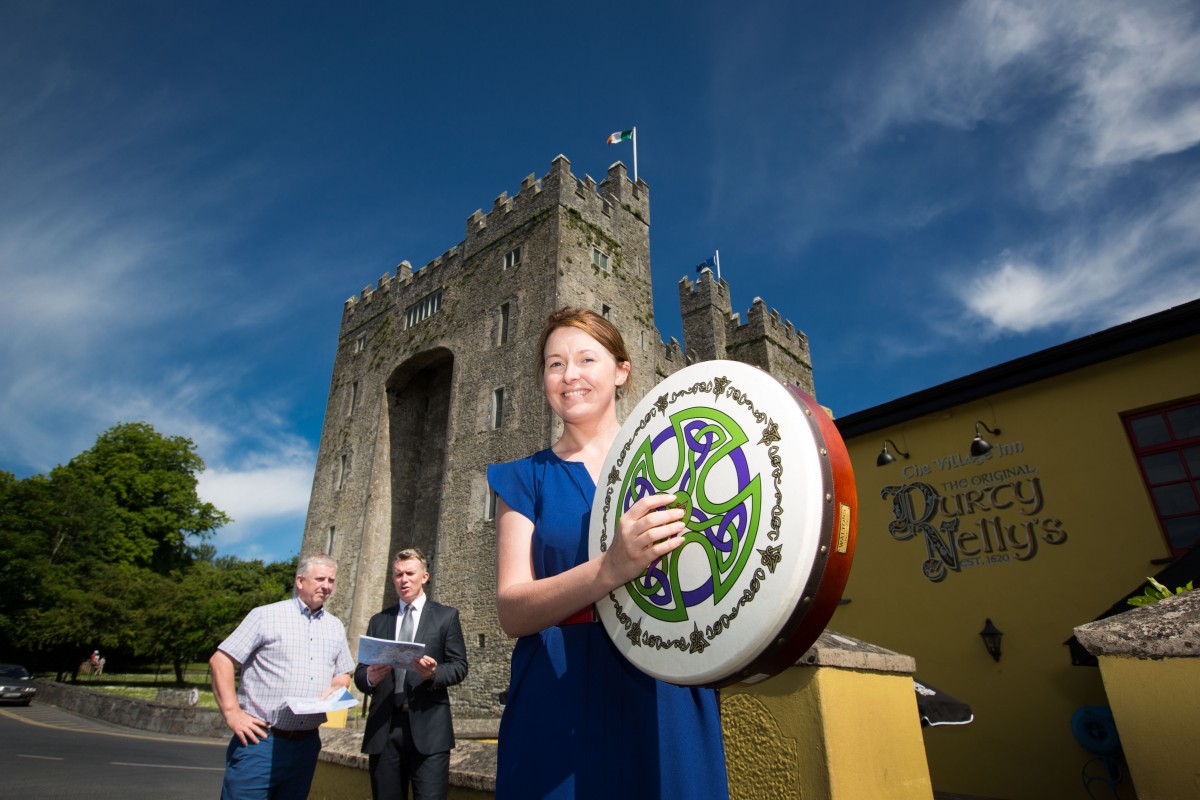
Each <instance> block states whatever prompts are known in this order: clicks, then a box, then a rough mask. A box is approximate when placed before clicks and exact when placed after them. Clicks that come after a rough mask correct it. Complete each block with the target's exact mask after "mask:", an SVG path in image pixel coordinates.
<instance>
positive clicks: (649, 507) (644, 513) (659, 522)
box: [600, 494, 687, 588]
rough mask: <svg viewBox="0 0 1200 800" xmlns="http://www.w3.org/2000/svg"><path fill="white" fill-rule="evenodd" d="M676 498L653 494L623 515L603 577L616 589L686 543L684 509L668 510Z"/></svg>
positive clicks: (602, 567)
mask: <svg viewBox="0 0 1200 800" xmlns="http://www.w3.org/2000/svg"><path fill="white" fill-rule="evenodd" d="M674 500H675V497H674V495H669V494H653V495H647V496H646V497H643V498H642V499H641V500H638V501H637V502H636V503H634V504H633V505H632V506H630V507H629V510H628V511H626V512H625V513H624V514H622V515H621V521H620V522H618V523H617V533H616V536H614V537H613V543H612V545H611V546H610V547H609V548H608V549H607V550H606V551H604V555H603V558H604V562H603V564H602V565H601V568H600V569H601V575H603V576H604V577H605V578H606V580H605V583H607V584H609V585H610V586H612V587H613V588H615V587H617V586H621V585H623V584H626V583H628V582H629V581H631V580H633V579H634V578H636V577H637V576H638V575H641V574H642V573H643V572H645V571H646V568H647V567H649V566H650V565H651V564H652V563H654V562H655V561H657V560H658V559H659V558H662V557H663V556H664V555H666V554H667V553H669V552H671V551H672V550H674V549H675V548H676V547H679V546H680V545H681V544H683V537H682V536H680V535H679V534H681V533H683V532H684V531H685V530H687V525H685V524H684V523H683V515H684V510H683V509H682V508H667V507H666V506H667V504H668V503H672V502H674Z"/></svg>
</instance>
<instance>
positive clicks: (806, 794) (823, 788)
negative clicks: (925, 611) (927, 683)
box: [721, 631, 933, 800]
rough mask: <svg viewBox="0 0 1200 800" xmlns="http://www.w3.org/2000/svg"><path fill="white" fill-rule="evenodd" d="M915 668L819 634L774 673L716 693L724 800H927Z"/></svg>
mask: <svg viewBox="0 0 1200 800" xmlns="http://www.w3.org/2000/svg"><path fill="white" fill-rule="evenodd" d="M915 668H916V663H915V662H914V660H913V659H912V657H911V656H905V655H901V654H899V653H894V652H892V651H890V650H884V649H883V648H881V647H876V646H874V645H871V644H867V643H866V642H861V641H859V640H857V639H853V638H851V637H849V636H842V635H841V634H836V633H833V632H831V631H826V632H824V633H822V634H821V637H820V639H818V641H817V643H816V644H815V645H813V647H812V648H811V649H810V650H809V651H808V652H807V653H805V654H804V656H803V658H801V659H800V661H798V662H797V663H796V665H795V666H793V667H791V668H789V669H788V670H786V671H785V672H783V673H782V674H780V675H777V676H775V677H774V678H771V679H769V680H766V681H763V682H762V683H757V684H752V685H745V684H736V685H734V686H731V687H728V688H725V689H723V690H721V721H722V726H723V728H724V733H725V758H726V762H727V764H728V766H729V794H730V797H731V798H732V800H753V799H756V798H763V797H771V798H780V800H800V799H801V798H803V800H853V799H854V798H864V797H869V798H872V800H889V799H890V798H897V799H899V798H904V800H909V799H910V798H919V799H920V800H931V798H932V797H933V788H932V785H931V783H930V780H929V766H928V764H927V763H926V761H925V742H924V739H923V738H922V736H921V722H920V717H919V715H918V712H917V700H916V693H915V691H914V689H913V670H914V669H915Z"/></svg>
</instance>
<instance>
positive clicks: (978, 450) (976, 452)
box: [971, 422, 1000, 456]
mask: <svg viewBox="0 0 1200 800" xmlns="http://www.w3.org/2000/svg"><path fill="white" fill-rule="evenodd" d="M980 425H983V429H984V430H985V431H987V432H988V433H990V434H992V435H993V436H999V435H1000V429H999V428H996V429H995V430H992V429H991V428H989V427H988V426H987V425H986V424H985V423H983V422H976V423H975V438H974V439H972V440H971V455H973V456H986V455H987V454H988V453H990V452H992V443H991V442H989V441H988V440H987V439H984V438H983V437H982V436H980V435H979V426H980Z"/></svg>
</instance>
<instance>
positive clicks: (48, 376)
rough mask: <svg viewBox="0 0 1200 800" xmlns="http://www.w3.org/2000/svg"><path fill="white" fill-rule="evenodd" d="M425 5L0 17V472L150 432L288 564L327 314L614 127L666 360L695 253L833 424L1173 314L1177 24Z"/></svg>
mask: <svg viewBox="0 0 1200 800" xmlns="http://www.w3.org/2000/svg"><path fill="white" fill-rule="evenodd" d="M419 6H420V7H418V4H415V3H414V4H408V3H398V2H388V3H384V2H374V3H371V2H364V3H355V4H348V5H346V6H344V7H338V8H335V7H334V6H333V5H331V4H318V3H313V2H296V1H295V0H293V2H288V3H283V2H254V3H233V2H211V3H163V2H149V1H147V2H127V1H125V0H109V1H108V2H104V3H95V2H88V1H86V0H74V1H73V2H55V1H54V0H8V2H5V3H4V4H3V5H2V6H0V397H2V403H3V405H2V408H3V414H0V469H5V470H9V471H11V472H14V473H16V474H17V475H18V476H19V477H25V476H28V475H30V474H33V473H37V472H44V471H46V470H49V469H50V468H52V467H53V466H55V465H56V464H59V463H64V462H66V461H67V460H69V459H70V458H71V457H72V456H74V455H75V454H77V453H79V452H81V451H82V450H84V449H86V448H87V447H89V446H90V445H91V444H92V443H93V442H94V440H95V437H96V436H97V435H98V434H99V433H100V432H101V431H103V430H105V429H106V428H108V427H110V426H112V425H113V424H116V423H117V422H123V421H137V420H146V421H149V422H151V423H153V424H154V425H155V427H156V428H158V430H159V431H161V432H163V433H166V434H170V435H183V436H188V437H190V438H191V439H193V440H194V441H195V443H196V446H197V449H198V450H199V452H200V454H201V456H202V457H203V458H204V459H205V461H206V463H207V465H208V469H207V471H206V472H205V473H204V475H203V477H202V480H201V492H202V494H203V496H204V497H205V499H209V500H212V501H213V502H215V503H216V504H217V505H218V507H220V508H222V509H224V510H226V511H227V512H229V513H230V514H231V515H232V516H233V517H234V518H235V519H236V522H235V523H234V524H232V525H230V526H228V527H226V528H225V529H223V530H222V531H220V532H219V534H218V535H217V537H216V540H215V543H216V544H217V546H218V549H219V551H220V552H222V553H227V554H233V555H238V556H241V557H243V558H265V559H282V558H287V557H289V556H291V555H292V554H294V553H295V552H296V550H297V549H298V548H299V543H300V535H301V531H302V528H303V522H304V514H305V510H306V507H307V500H308V492H309V488H310V485H311V481H312V470H313V464H314V461H315V457H316V448H317V444H318V440H319V436H320V429H321V419H322V415H323V413H324V407H325V401H326V393H327V391H328V388H329V378H330V373H331V370H332V363H333V353H334V347H335V344H336V336H337V331H338V324H339V321H340V318H341V308H342V301H343V300H344V299H345V298H346V297H348V296H349V295H351V294H354V293H356V292H357V291H358V290H360V289H361V288H362V287H363V286H365V285H367V284H369V283H373V282H375V281H376V280H377V279H378V278H379V276H380V275H382V274H383V273H385V272H390V271H392V270H394V269H395V266H396V264H397V263H399V262H400V261H401V260H404V259H407V260H409V261H411V262H412V263H413V264H414V265H421V264H425V263H427V262H429V261H430V260H432V259H433V258H434V257H435V256H437V255H439V254H440V253H442V252H443V251H445V250H447V249H449V248H450V247H452V246H454V245H455V244H457V243H458V242H459V241H461V239H462V238H463V234H464V230H465V221H466V218H467V217H468V216H469V215H470V214H471V212H472V211H474V210H475V209H476V208H483V209H485V210H486V209H488V208H490V207H491V203H492V200H493V198H495V197H496V195H498V194H500V192H503V191H507V192H509V193H510V194H513V193H515V192H516V191H517V189H518V188H519V186H520V181H521V179H522V178H523V177H525V176H526V175H528V174H529V173H531V172H532V173H537V175H538V176H539V177H540V176H542V175H544V174H545V173H546V172H547V171H548V170H549V168H550V162H551V161H552V159H553V158H554V157H555V156H556V155H558V154H559V153H562V154H564V155H566V156H567V157H568V158H569V159H570V160H571V164H572V170H573V171H574V172H575V173H576V174H577V175H583V174H585V173H586V174H591V175H593V176H596V177H597V178H598V179H599V178H601V177H603V176H604V174H605V172H606V170H607V168H608V166H609V165H610V164H611V163H612V162H613V161H615V160H618V159H619V160H623V161H624V162H625V163H626V164H627V165H629V166H630V167H632V152H631V149H630V146H629V145H628V144H622V145H616V146H613V147H608V146H606V145H605V143H604V142H605V138H606V137H607V135H608V134H609V133H610V132H612V131H614V130H619V129H623V128H628V127H631V126H633V125H636V126H637V127H638V161H639V164H638V167H639V174H640V176H641V177H642V178H643V179H644V180H645V181H646V182H647V183H648V184H649V185H650V188H651V214H652V226H651V251H652V269H653V273H654V293H655V305H656V321H657V322H658V324H659V325H660V330H661V332H662V334H663V336H664V338H667V337H670V336H676V337H680V338H681V337H682V334H681V331H680V324H679V322H678V299H677V288H676V285H677V282H678V280H679V278H680V277H682V276H684V275H694V271H693V268H694V266H695V265H696V264H697V263H700V262H701V261H703V260H704V259H705V258H706V257H708V256H710V255H712V253H713V251H714V250H715V249H719V250H720V253H721V268H722V276H723V277H724V278H725V279H726V280H727V281H729V282H730V284H731V285H732V289H733V307H734V310H735V311H741V312H742V313H743V314H744V313H745V311H746V310H747V309H748V308H749V305H750V303H751V301H752V300H753V299H754V297H755V296H761V297H762V298H763V299H764V300H766V302H767V303H768V305H770V306H772V307H775V308H777V309H778V310H779V311H780V313H781V314H782V315H783V316H784V317H786V318H788V319H790V320H791V321H792V322H793V323H795V325H796V326H797V327H798V328H800V329H802V330H804V331H805V332H806V333H807V334H808V336H809V339H810V343H811V348H812V354H813V360H814V367H815V376H816V386H817V395H818V399H819V400H820V401H821V402H822V403H823V404H824V405H826V406H829V407H831V408H832V409H833V410H834V411H835V413H837V414H839V415H843V414H847V413H851V412H853V411H858V410H861V409H863V408H868V407H871V406H874V405H878V404H880V403H884V402H887V401H888V400H892V399H894V398H896V397H899V396H902V395H904V394H908V393H910V392H913V391H917V390H920V389H923V388H926V387H929V386H933V385H936V384H938V383H941V382H943V381H946V380H950V379H953V378H956V377H960V376H962V375H965V374H967V373H970V372H973V371H975V370H978V369H983V368H986V367H988V366H992V365H994V364H997V363H1000V362H1002V361H1006V360H1008V359H1011V358H1016V357H1019V356H1022V355H1025V354H1028V353H1031V352H1034V351H1036V350H1040V349H1042V348H1045V347H1049V346H1052V345H1054V344H1058V343H1060V342H1063V341H1067V340H1070V339H1074V338H1077V337H1079V336H1082V335H1086V334H1088V333H1091V332H1094V331H1097V330H1101V329H1104V328H1107V327H1110V326H1112V325H1114V324H1117V323H1120V322H1124V321H1127V320H1130V319H1135V318H1137V317H1141V316H1144V315H1146V314H1149V313H1153V312H1155V311H1159V310H1162V309H1164V308H1168V307H1171V306H1173V305H1177V304H1179V303H1181V302H1185V301H1188V300H1191V299H1195V298H1196V297H1200V147H1198V146H1197V143H1198V142H1200V6H1197V4H1195V3H1194V2H1159V1H1158V0H1139V2H1111V1H1110V0H1031V1H1030V2H1014V1H1009V0H991V1H990V2H930V1H929V0H925V1H924V2H917V1H916V0H900V1H899V2H853V1H851V2H845V3H780V2H777V0H776V1H775V2H759V1H758V0H745V1H744V2H738V3H728V2H688V3H683V2H646V1H645V0H643V1H642V2H637V3H632V2H609V3H605V4H589V5H584V4H574V3H561V2H553V3H549V2H530V3H508V4H503V3H487V4H483V3H472V2H465V3H454V4H437V3H433V4H419ZM514 455H518V454H514Z"/></svg>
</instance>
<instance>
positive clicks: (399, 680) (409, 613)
mask: <svg viewBox="0 0 1200 800" xmlns="http://www.w3.org/2000/svg"><path fill="white" fill-rule="evenodd" d="M416 627H417V626H416V624H415V623H414V622H413V605H412V603H409V604H408V605H406V606H405V607H404V618H403V619H401V620H400V636H399V641H401V642H411V641H412V640H413V636H414V635H416V632H417V631H416ZM404 673H405V670H402V669H398V670H396V693H395V695H394V697H393V699H394V700H395V702H396V705H402V704H403V703H404V700H405V692H404Z"/></svg>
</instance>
